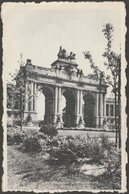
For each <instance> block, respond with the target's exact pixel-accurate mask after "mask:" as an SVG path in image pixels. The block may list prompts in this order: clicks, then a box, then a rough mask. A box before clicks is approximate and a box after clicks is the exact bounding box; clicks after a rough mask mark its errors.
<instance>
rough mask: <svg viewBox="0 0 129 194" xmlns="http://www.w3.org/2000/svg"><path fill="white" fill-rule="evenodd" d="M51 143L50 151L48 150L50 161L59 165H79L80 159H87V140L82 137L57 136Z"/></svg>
mask: <svg viewBox="0 0 129 194" xmlns="http://www.w3.org/2000/svg"><path fill="white" fill-rule="evenodd" d="M50 142H51V143H49V145H50V149H49V150H48V153H49V154H50V160H51V161H53V162H56V164H57V163H58V165H60V164H64V165H67V166H69V165H71V164H73V163H75V164H77V163H79V160H78V159H79V158H84V157H85V149H84V148H85V139H84V138H81V137H80V136H76V137H72V136H67V137H66V138H63V137H59V136H57V137H56V138H54V140H50Z"/></svg>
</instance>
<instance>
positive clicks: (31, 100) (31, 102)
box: [31, 83, 34, 111]
mask: <svg viewBox="0 0 129 194" xmlns="http://www.w3.org/2000/svg"><path fill="white" fill-rule="evenodd" d="M33 87H34V85H33V83H31V111H33Z"/></svg>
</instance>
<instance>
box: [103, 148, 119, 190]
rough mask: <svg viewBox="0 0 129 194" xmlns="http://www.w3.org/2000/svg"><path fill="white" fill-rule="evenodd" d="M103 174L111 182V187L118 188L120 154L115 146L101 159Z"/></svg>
mask: <svg viewBox="0 0 129 194" xmlns="http://www.w3.org/2000/svg"><path fill="white" fill-rule="evenodd" d="M103 163H104V166H105V169H106V171H105V173H104V174H105V176H106V178H107V179H109V181H110V182H111V184H112V187H113V189H120V187H121V186H120V184H121V154H120V151H119V150H117V149H116V148H114V149H112V150H110V151H109V152H108V154H107V156H106V157H105V159H104V160H103Z"/></svg>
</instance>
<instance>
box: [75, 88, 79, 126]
mask: <svg viewBox="0 0 129 194" xmlns="http://www.w3.org/2000/svg"><path fill="white" fill-rule="evenodd" d="M76 99H77V104H76V125H77V126H78V123H79V90H77V98H76Z"/></svg>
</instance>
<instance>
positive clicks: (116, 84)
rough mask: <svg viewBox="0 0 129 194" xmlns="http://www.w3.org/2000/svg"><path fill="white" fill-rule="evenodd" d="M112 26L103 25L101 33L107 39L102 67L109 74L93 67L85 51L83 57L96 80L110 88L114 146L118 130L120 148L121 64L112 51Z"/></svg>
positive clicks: (92, 62)
mask: <svg viewBox="0 0 129 194" xmlns="http://www.w3.org/2000/svg"><path fill="white" fill-rule="evenodd" d="M113 30H114V28H113V26H112V24H110V23H108V24H105V26H104V28H103V30H102V32H103V33H104V36H105V38H106V39H107V46H106V48H105V51H104V53H103V55H102V56H103V57H104V58H105V59H106V62H104V66H105V67H106V68H107V70H109V71H110V73H109V74H108V75H107V74H105V72H104V71H102V70H101V69H100V68H99V67H98V66H96V65H95V63H94V61H93V59H92V55H91V54H90V52H89V51H85V52H83V53H84V57H85V59H88V60H89V62H90V67H91V69H93V72H94V75H95V76H96V78H97V79H100V80H101V79H105V81H106V83H107V84H108V85H110V86H111V88H112V92H113V94H114V98H115V129H116V145H117V143H118V141H117V140H118V129H119V146H121V140H120V64H121V55H120V54H116V53H115V52H113V51H112V41H113V39H112V37H113V34H112V33H113ZM117 102H118V106H119V108H118V110H119V111H118V112H119V113H118V120H117Z"/></svg>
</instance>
